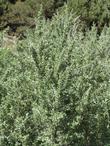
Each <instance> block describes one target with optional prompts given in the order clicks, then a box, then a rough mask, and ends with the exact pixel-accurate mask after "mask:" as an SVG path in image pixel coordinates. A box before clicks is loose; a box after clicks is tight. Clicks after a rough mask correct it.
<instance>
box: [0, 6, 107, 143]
mask: <svg viewBox="0 0 110 146" xmlns="http://www.w3.org/2000/svg"><path fill="white" fill-rule="evenodd" d="M78 24H79V19H78V18H74V15H73V14H72V13H70V12H69V11H68V8H67V7H66V8H65V9H64V11H62V13H61V14H58V15H57V16H54V17H53V19H52V21H46V20H45V19H44V18H42V17H40V15H39V16H38V18H37V25H36V29H35V31H34V32H28V34H27V35H28V37H27V39H25V40H22V41H21V42H19V44H18V46H17V48H16V49H15V50H14V51H13V50H10V49H7V48H2V47H0V145H1V146H20V145H22V146H30V145H31V146H99V145H103V146H107V145H110V128H109V126H110V49H109V48H110V41H109V37H110V28H106V27H105V28H104V29H103V31H102V33H101V35H100V36H97V32H96V28H95V27H93V28H92V30H91V31H88V32H87V33H86V34H85V36H84V35H83V33H82V32H78V31H77V27H78ZM1 38H2V34H1ZM1 42H2V41H1Z"/></svg>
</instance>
